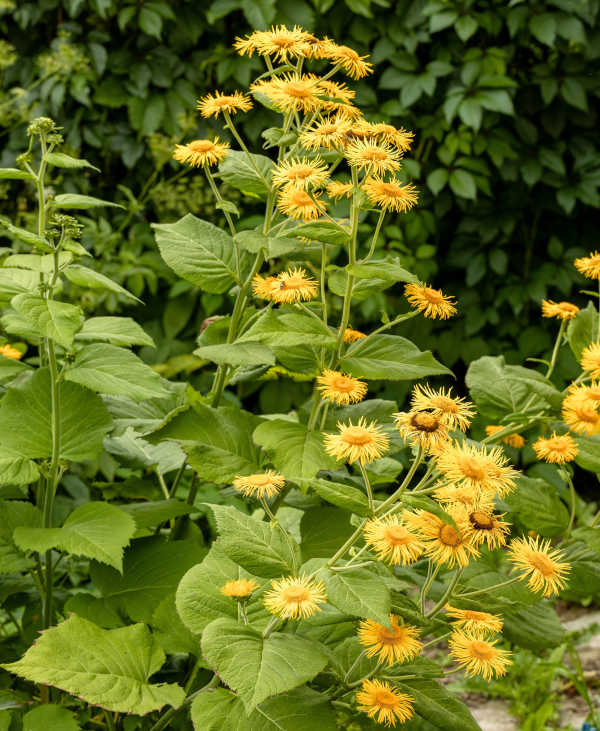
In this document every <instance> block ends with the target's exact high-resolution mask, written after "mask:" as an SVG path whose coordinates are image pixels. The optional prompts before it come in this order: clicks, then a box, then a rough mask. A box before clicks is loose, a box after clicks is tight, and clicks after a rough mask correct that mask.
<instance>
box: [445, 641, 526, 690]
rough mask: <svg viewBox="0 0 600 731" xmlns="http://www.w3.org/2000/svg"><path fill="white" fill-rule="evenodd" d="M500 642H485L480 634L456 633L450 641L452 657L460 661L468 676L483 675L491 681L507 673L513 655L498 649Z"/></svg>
mask: <svg viewBox="0 0 600 731" xmlns="http://www.w3.org/2000/svg"><path fill="white" fill-rule="evenodd" d="M497 643H498V640H484V639H482V638H481V637H480V636H479V635H478V634H467V633H466V632H461V631H458V630H457V631H455V632H453V633H452V635H451V637H450V639H449V640H448V647H449V649H450V657H452V658H454V659H455V660H457V661H458V664H459V665H460V667H462V668H464V670H465V674H466V675H468V676H473V675H482V676H483V677H484V678H485V679H486V680H491V679H492V678H493V677H494V676H496V677H498V676H500V675H504V674H505V673H506V668H507V667H508V665H510V664H511V663H512V660H511V659H510V656H511V653H510V652H508V651H507V650H501V649H500V648H498V647H496V644H497Z"/></svg>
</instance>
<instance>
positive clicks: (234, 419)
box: [149, 404, 261, 484]
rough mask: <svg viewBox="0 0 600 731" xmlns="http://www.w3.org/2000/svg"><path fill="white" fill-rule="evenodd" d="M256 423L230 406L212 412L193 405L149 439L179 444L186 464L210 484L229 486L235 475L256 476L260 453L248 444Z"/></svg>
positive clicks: (247, 415) (251, 416)
mask: <svg viewBox="0 0 600 731" xmlns="http://www.w3.org/2000/svg"><path fill="white" fill-rule="evenodd" d="M257 423H258V419H257V418H256V417H255V416H254V415H253V414H250V413H248V412H247V411H242V410H241V409H238V408H236V407H234V406H224V407H220V408H218V409H213V408H211V407H210V406H205V405H204V404H195V405H194V407H193V408H192V409H189V410H188V411H185V412H183V413H181V414H178V415H177V416H175V418H174V419H172V420H171V421H170V422H169V423H168V424H166V425H165V426H164V427H163V428H162V429H160V430H159V431H158V432H155V433H154V434H152V435H151V437H149V441H151V442H156V441H158V440H163V439H173V440H175V441H178V442H180V443H181V444H182V446H183V447H184V449H185V451H186V452H187V454H188V461H189V464H190V465H191V466H192V467H193V468H194V469H195V470H196V472H197V473H198V475H199V476H200V477H201V478H203V479H205V480H209V481H211V482H217V483H224V484H226V483H230V482H231V481H232V480H233V478H234V477H235V476H236V475H237V474H252V473H254V472H260V471H261V468H260V452H259V450H258V449H257V448H256V447H255V445H254V444H253V442H252V432H253V430H254V428H255V427H256V424H257Z"/></svg>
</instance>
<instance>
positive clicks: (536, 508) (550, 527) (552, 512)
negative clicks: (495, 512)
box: [504, 477, 569, 537]
mask: <svg viewBox="0 0 600 731" xmlns="http://www.w3.org/2000/svg"><path fill="white" fill-rule="evenodd" d="M504 502H505V503H506V504H507V505H508V507H509V508H510V510H511V511H512V512H513V513H515V516H516V517H517V518H518V520H520V521H521V523H523V525H525V526H527V528H528V529H529V530H534V531H536V533H539V534H540V535H542V536H549V537H552V536H558V535H561V533H564V532H565V530H566V529H567V525H568V524H569V511H568V510H567V508H566V507H565V505H564V503H563V502H562V501H561V499H560V498H559V497H558V494H557V492H556V488H555V487H553V486H552V485H551V484H550V483H548V482H546V481H545V480H540V479H533V478H531V477H520V478H519V479H518V480H517V489H516V491H515V492H513V493H511V494H510V495H507V496H506V497H505V498H504Z"/></svg>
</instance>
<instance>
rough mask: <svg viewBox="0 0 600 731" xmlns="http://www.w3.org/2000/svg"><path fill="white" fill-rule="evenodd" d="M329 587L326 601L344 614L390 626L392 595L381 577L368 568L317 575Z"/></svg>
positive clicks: (323, 571)
mask: <svg viewBox="0 0 600 731" xmlns="http://www.w3.org/2000/svg"><path fill="white" fill-rule="evenodd" d="M318 578H319V579H322V580H323V581H324V583H325V586H326V587H327V601H328V602H329V603H330V604H333V606H334V607H337V608H338V609H339V610H340V611H341V612H344V613H345V614H349V615H351V616H355V617H366V618H368V619H374V620H375V621H376V622H380V623H381V624H385V625H387V624H388V623H389V614H390V611H391V605H392V599H391V596H390V591H389V589H388V587H387V586H386V585H385V583H384V582H383V581H382V579H381V576H379V575H378V574H376V573H374V572H372V571H370V570H369V569H367V568H358V569H348V570H347V571H332V570H331V569H322V570H321V571H319V573H318Z"/></svg>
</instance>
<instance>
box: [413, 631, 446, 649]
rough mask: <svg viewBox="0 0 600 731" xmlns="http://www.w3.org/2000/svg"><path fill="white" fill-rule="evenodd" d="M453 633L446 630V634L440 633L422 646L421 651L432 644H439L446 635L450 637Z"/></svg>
mask: <svg viewBox="0 0 600 731" xmlns="http://www.w3.org/2000/svg"><path fill="white" fill-rule="evenodd" d="M451 634H452V632H446V633H445V634H443V635H440V636H439V637H434V638H433V639H432V640H430V641H429V642H426V643H425V644H424V645H423V647H421V652H423V650H425V649H427V648H428V647H431V646H432V645H437V643H438V642H441V641H442V640H445V639H446V637H450V635H451Z"/></svg>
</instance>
